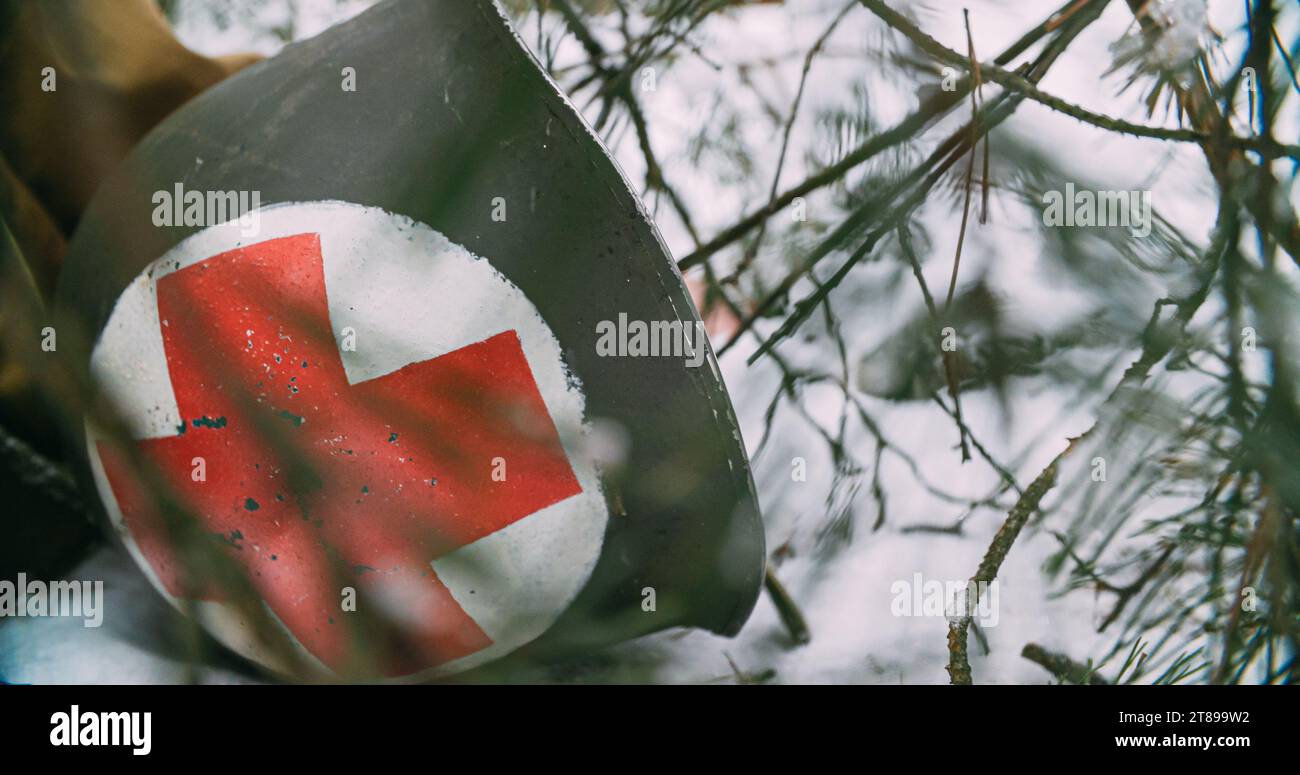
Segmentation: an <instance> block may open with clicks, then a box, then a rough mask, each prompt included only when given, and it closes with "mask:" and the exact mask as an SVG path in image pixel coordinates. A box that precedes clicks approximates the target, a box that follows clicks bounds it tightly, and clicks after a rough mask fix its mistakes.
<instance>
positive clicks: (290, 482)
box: [99, 234, 581, 675]
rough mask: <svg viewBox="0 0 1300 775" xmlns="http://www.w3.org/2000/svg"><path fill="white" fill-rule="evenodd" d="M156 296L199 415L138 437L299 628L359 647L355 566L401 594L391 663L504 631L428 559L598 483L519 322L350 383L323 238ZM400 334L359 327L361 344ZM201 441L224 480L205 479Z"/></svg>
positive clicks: (178, 587) (278, 247) (332, 652)
mask: <svg viewBox="0 0 1300 775" xmlns="http://www.w3.org/2000/svg"><path fill="white" fill-rule="evenodd" d="M157 297H158V317H159V324H160V326H161V330H162V338H163V346H164V350H165V352H166V357H167V369H168V372H169V374H170V377H171V384H172V389H173V392H174V393H175V396H176V405H177V407H178V408H179V411H180V416H181V418H182V425H181V426H180V427H179V428H178V429H177V430H178V432H177V434H176V435H174V436H168V437H164V438H156V439H146V440H141V441H139V442H138V443H139V444H140V447H141V449H142V452H143V453H144V454H145V455H146V456H147V458H148V459H150V460H152V461H153V462H154V463H155V464H156V465H157V467H158V469H159V470H160V471H161V472H163V474H164V475H165V476H166V478H167V480H168V482H169V484H170V485H171V486H172V487H173V488H175V491H176V492H178V493H180V494H181V496H182V497H183V498H184V499H185V500H186V503H187V505H188V506H189V507H190V508H191V509H192V511H193V513H195V514H197V515H199V518H200V519H201V520H202V521H203V527H204V528H205V529H206V530H208V531H209V532H211V533H213V534H217V535H219V536H220V537H221V538H222V539H223V541H224V546H225V547H226V550H227V551H228V552H229V553H230V554H231V555H232V556H233V557H234V558H235V559H236V560H237V561H238V562H239V563H240V564H241V565H242V566H243V568H244V569H245V570H246V571H247V574H248V577H249V579H250V581H251V582H252V583H253V585H254V587H255V588H256V589H257V591H258V592H259V593H260V594H261V595H262V597H263V598H264V599H265V601H266V603H267V604H268V605H269V606H270V608H271V610H272V611H274V612H275V614H276V615H277V616H278V617H279V618H280V620H281V621H283V622H284V624H285V626H286V627H288V629H289V631H290V632H292V633H293V635H294V636H295V637H296V638H297V639H298V641H299V642H301V643H302V644H303V646H305V647H306V648H307V650H308V651H310V652H311V653H312V654H314V655H315V656H316V657H317V658H319V659H320V660H321V661H322V662H324V663H325V664H326V665H329V666H331V667H333V668H336V669H338V668H340V667H342V666H343V665H345V664H346V663H347V660H348V659H349V656H350V643H349V641H350V632H351V631H350V629H349V627H348V626H347V624H346V623H345V622H344V621H343V620H342V617H344V616H348V615H349V614H348V613H345V612H343V611H342V610H341V605H340V603H341V600H342V591H341V586H342V585H341V583H340V580H339V576H338V569H339V567H340V564H341V565H342V566H343V567H346V568H350V569H351V570H352V573H351V574H350V576H351V577H350V578H349V580H348V581H346V582H344V584H347V585H351V586H354V587H355V588H356V590H357V591H358V594H359V595H360V602H359V605H366V604H367V602H368V601H374V602H377V603H379V604H380V605H381V606H382V605H385V604H386V605H387V606H388V608H390V609H391V608H392V607H393V604H394V603H395V602H396V603H397V604H398V607H399V608H400V609H401V610H400V612H399V613H400V619H401V622H402V628H401V629H402V633H401V634H402V637H401V639H400V640H401V642H402V644H403V649H402V650H401V653H399V654H394V655H391V656H390V657H386V658H385V662H386V664H385V665H384V671H385V672H386V673H387V674H390V675H404V674H409V673H412V672H416V671H417V670H420V669H423V668H426V667H432V666H434V665H438V664H441V663H443V662H446V661H449V660H452V659H456V658H458V657H462V656H465V655H467V654H472V653H474V652H476V651H479V650H481V649H484V648H486V647H487V646H489V645H491V643H492V640H491V639H490V638H489V637H488V635H487V633H485V632H484V631H483V630H482V629H481V628H480V627H479V625H478V624H477V623H476V622H475V621H474V619H473V618H472V617H471V616H470V615H469V614H468V613H466V612H465V610H464V609H463V608H462V607H461V606H460V604H458V603H457V601H456V598H455V597H454V596H453V595H452V593H451V591H450V590H448V588H447V587H446V586H445V585H444V584H443V583H442V581H440V580H439V579H438V577H437V575H436V574H435V573H434V571H433V569H432V568H431V566H430V562H431V561H432V560H434V559H437V558H438V557H441V556H443V555H446V554H448V553H450V552H452V551H455V550H456V549H457V548H459V547H462V546H465V545H466V544H469V543H471V542H473V541H476V540H478V539H480V538H483V537H484V536H487V535H489V534H491V533H494V532H496V531H498V530H501V529H503V528H505V527H507V526H509V525H511V524H513V523H514V522H516V521H518V520H520V519H523V518H524V517H526V516H528V515H530V514H532V513H534V512H536V511H537V510H539V509H541V508H544V507H546V506H548V505H550V504H552V503H556V502H558V501H561V500H564V499H565V498H568V497H570V496H573V495H576V494H578V493H579V492H581V487H580V485H579V484H578V481H577V479H576V478H575V476H574V473H573V469H572V467H571V466H570V465H569V461H568V458H567V456H566V455H565V452H564V449H563V447H562V446H561V445H560V441H559V436H558V433H557V432H556V429H555V425H554V423H553V421H552V420H551V417H550V414H549V413H548V412H547V409H546V405H545V404H544V403H543V401H542V397H541V394H540V393H539V392H538V387H537V383H536V381H535V380H534V378H533V374H532V370H531V369H530V368H529V366H528V361H527V359H526V358H525V356H524V353H523V350H522V348H521V345H520V342H519V338H518V335H517V334H516V333H515V331H513V330H509V331H505V332H503V333H500V334H497V335H496V336H493V337H490V338H488V339H486V340H484V341H482V342H478V343H476V344H471V345H469V346H466V347H462V348H461V349H458V350H455V351H453V352H450V353H447V354H445V355H441V356H439V357H437V358H433V359H431V360H426V361H422V362H418V363H411V364H409V365H407V366H404V367H403V368H401V369H398V370H397V371H394V372H391V373H389V374H386V375H384V376H381V377H377V378H375V379H371V380H368V381H364V382H359V383H357V384H350V383H349V382H348V379H347V375H346V373H345V371H344V368H343V361H342V358H341V356H340V354H339V350H338V345H337V343H336V340H335V337H334V332H333V330H332V328H331V326H330V317H329V308H328V304H327V299H326V289H325V275H324V270H323V264H322V259H321V250H320V238H319V236H318V235H316V234H299V235H296V236H292V237H284V238H280V239H273V240H268V241H266V242H261V243H258V244H255V245H250V246H248V247H243V248H239V249H236V250H231V251H229V252H226V253H222V254H220V255H217V256H213V257H212V258H209V259H207V260H204V261H202V262H199V263H197V264H194V265H191V266H188V267H186V268H184V269H180V270H178V271H175V272H173V273H171V274H168V275H166V276H164V277H162V278H161V279H159V280H158V282H157ZM378 303H382V300H378ZM382 335H383V332H373V331H366V330H365V329H364V327H363V326H362V327H359V328H358V330H357V333H356V336H357V340H358V341H357V344H356V347H357V349H358V350H360V349H362V348H364V347H367V346H372V347H375V346H383V345H382V343H381V342H380V341H379V338H380V337H382ZM285 445H290V446H289V447H286V446H285ZM286 449H291V450H292V453H288V454H286ZM99 452H100V456H101V459H102V460H103V462H104V468H105V473H106V474H107V476H108V479H109V482H110V484H111V486H112V489H113V494H114V496H115V497H116V499H117V502H118V505H119V507H120V508H121V511H122V516H123V518H124V519H125V521H126V524H127V527H128V528H129V530H130V532H131V534H132V536H133V537H134V539H135V541H136V543H137V545H138V546H139V547H140V549H141V551H142V552H143V554H144V555H145V557H146V558H147V559H148V560H149V563H150V565H151V566H152V567H153V569H154V570H155V572H156V573H157V575H158V577H159V579H160V580H161V582H162V583H163V585H164V586H165V587H166V588H167V590H168V591H169V592H170V593H171V594H172V595H174V596H178V597H179V596H181V594H182V583H181V579H182V578H183V577H182V575H181V569H180V568H178V567H177V565H176V562H177V561H176V559H175V557H174V556H173V554H172V553H171V551H170V550H169V548H168V544H167V540H166V537H165V536H166V532H165V529H164V527H163V525H162V523H161V522H160V521H159V517H158V514H157V513H156V511H155V509H154V508H153V507H152V506H151V501H150V498H149V496H148V494H147V493H146V492H145V491H144V490H143V489H142V487H141V486H140V485H139V483H138V482H137V481H136V479H135V477H134V476H133V475H132V474H131V473H130V471H129V469H128V467H127V466H126V465H124V463H123V462H122V461H121V459H120V458H119V457H118V456H116V455H114V454H113V451H112V450H111V448H108V447H107V445H106V444H103V443H101V444H100V445H99ZM196 457H202V458H204V460H205V464H206V476H207V479H206V481H198V482H196V481H193V477H192V476H191V473H192V471H193V470H194V468H193V460H194V458H196ZM495 458H503V459H504V461H505V465H506V466H508V467H507V468H506V469H505V473H506V476H505V479H504V481H495V479H494V477H493V476H492V474H493V471H494V463H493V461H494V459H495ZM303 461H305V462H306V463H308V464H309V465H308V466H307V468H308V469H309V470H308V471H306V472H304V470H303V469H304V466H303V465H302V463H303ZM496 470H500V469H499V467H496ZM497 478H499V477H497ZM456 594H457V595H461V596H464V595H469V594H473V590H456ZM204 597H205V598H214V597H218V595H216V594H215V593H212V592H209V593H205V594H204ZM389 613H390V614H391V613H392V612H391V611H389ZM353 656H354V655H353Z"/></svg>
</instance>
